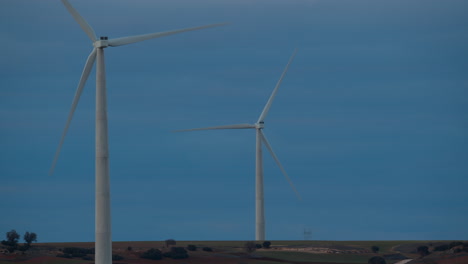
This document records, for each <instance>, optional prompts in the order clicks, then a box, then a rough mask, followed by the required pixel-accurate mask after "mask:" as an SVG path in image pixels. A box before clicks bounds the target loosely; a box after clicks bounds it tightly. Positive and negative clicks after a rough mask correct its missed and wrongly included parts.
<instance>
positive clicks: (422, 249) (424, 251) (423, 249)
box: [417, 246, 430, 257]
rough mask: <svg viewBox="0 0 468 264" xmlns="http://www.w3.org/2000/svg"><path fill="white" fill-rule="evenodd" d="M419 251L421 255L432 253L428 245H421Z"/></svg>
mask: <svg viewBox="0 0 468 264" xmlns="http://www.w3.org/2000/svg"><path fill="white" fill-rule="evenodd" d="M417 251H418V253H419V255H420V256H421V257H424V256H427V255H429V254H430V253H429V248H428V247H427V246H419V247H418V249H417Z"/></svg>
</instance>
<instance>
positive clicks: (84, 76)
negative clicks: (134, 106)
mask: <svg viewBox="0 0 468 264" xmlns="http://www.w3.org/2000/svg"><path fill="white" fill-rule="evenodd" d="M95 59H96V49H93V51H92V52H91V54H89V57H88V60H87V61H86V64H85V67H84V69H83V73H82V74H81V79H80V82H79V83H78V88H77V89H76V93H75V97H74V98H73V103H72V105H71V109H70V113H69V114H68V119H67V123H66V124H65V129H64V130H63V133H62V138H61V139H60V143H59V146H58V148H57V151H56V152H55V156H54V161H53V162H52V167H51V168H50V171H49V174H50V175H52V174H53V173H54V169H55V164H57V159H58V157H59V155H60V150H61V149H62V145H63V141H64V140H65V135H66V134H67V131H68V127H69V126H70V122H71V120H72V118H73V113H75V109H76V106H77V105H78V101H79V100H80V96H81V93H82V92H83V88H84V86H85V83H86V80H87V79H88V77H89V73H90V72H91V69H92V68H93V64H94V61H95Z"/></svg>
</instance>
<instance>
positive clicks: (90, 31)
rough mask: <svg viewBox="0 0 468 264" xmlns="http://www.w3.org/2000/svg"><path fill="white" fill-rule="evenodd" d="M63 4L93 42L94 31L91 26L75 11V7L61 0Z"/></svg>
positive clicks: (94, 39) (95, 38)
mask: <svg viewBox="0 0 468 264" xmlns="http://www.w3.org/2000/svg"><path fill="white" fill-rule="evenodd" d="M62 3H63V5H64V6H65V7H66V8H67V9H68V12H70V14H71V15H72V16H73V18H74V19H75V20H76V22H78V24H79V25H80V27H81V28H82V29H83V30H84V32H85V33H86V35H88V37H89V38H90V39H91V40H92V41H93V42H94V41H96V40H97V37H96V33H94V30H93V28H92V27H91V26H90V25H89V24H88V22H86V20H84V18H83V17H82V16H81V15H80V14H79V13H78V11H76V9H75V8H73V6H72V5H71V4H70V3H69V2H68V1H67V0H62Z"/></svg>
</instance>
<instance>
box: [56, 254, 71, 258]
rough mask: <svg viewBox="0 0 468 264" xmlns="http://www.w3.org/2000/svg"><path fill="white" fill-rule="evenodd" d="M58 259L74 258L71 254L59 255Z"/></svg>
mask: <svg viewBox="0 0 468 264" xmlns="http://www.w3.org/2000/svg"><path fill="white" fill-rule="evenodd" d="M56 257H58V258H69V259H71V258H73V257H72V255H71V254H57V255H56Z"/></svg>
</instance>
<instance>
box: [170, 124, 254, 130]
mask: <svg viewBox="0 0 468 264" xmlns="http://www.w3.org/2000/svg"><path fill="white" fill-rule="evenodd" d="M247 128H255V125H251V124H236V125H226V126H214V127H202V128H192V129H182V130H174V131H172V132H186V131H196V130H212V129H247Z"/></svg>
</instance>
